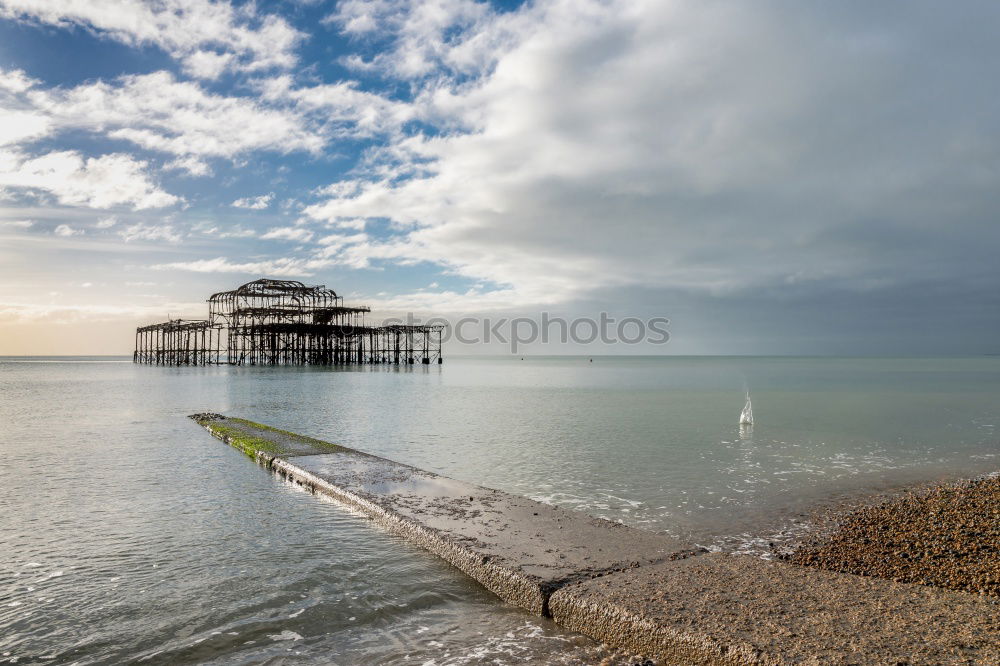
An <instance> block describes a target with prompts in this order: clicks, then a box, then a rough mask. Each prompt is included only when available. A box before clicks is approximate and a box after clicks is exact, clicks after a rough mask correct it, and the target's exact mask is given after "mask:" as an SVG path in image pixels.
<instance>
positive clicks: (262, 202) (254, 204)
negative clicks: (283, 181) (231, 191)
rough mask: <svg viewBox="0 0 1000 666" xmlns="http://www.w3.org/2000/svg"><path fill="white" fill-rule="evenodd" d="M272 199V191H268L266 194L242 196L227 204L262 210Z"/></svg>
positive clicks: (234, 206)
mask: <svg viewBox="0 0 1000 666" xmlns="http://www.w3.org/2000/svg"><path fill="white" fill-rule="evenodd" d="M273 200H274V192H268V193H267V194H261V195H260V196H256V197H244V198H242V199H237V200H236V201H234V202H233V203H231V204H229V205H230V206H232V207H233V208H245V209H247V210H264V209H265V208H267V207H268V206H270V205H271V201H273Z"/></svg>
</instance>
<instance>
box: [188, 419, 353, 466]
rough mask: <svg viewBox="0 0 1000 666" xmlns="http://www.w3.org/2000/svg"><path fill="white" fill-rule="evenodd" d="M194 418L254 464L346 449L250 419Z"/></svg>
mask: <svg viewBox="0 0 1000 666" xmlns="http://www.w3.org/2000/svg"><path fill="white" fill-rule="evenodd" d="M191 418H192V419H194V420H195V421H196V422H197V423H198V425H200V426H202V427H204V428H205V429H206V430H208V431H209V432H210V433H212V435H214V436H215V437H218V438H219V439H221V440H222V441H224V442H226V443H227V444H229V445H230V446H232V447H233V448H235V449H238V450H240V451H242V452H243V453H245V454H246V455H247V456H249V457H250V458H252V459H254V460H260V459H261V458H265V459H267V458H268V457H269V458H271V459H273V458H275V457H277V456H289V455H312V454H316V453H333V452H334V451H342V450H344V447H342V446H339V445H337V444H331V443H330V442H324V441H323V440H320V439H315V438H313V437H306V436H304V435H299V434H297V433H294V432H289V431H287V430H281V429H279V428H274V427H272V426H269V425H264V424H263V423H255V422H253V421H248V420H247V419H239V418H228V417H225V416H222V415H221V414H192V415H191ZM268 462H269V461H268Z"/></svg>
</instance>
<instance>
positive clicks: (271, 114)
mask: <svg viewBox="0 0 1000 666" xmlns="http://www.w3.org/2000/svg"><path fill="white" fill-rule="evenodd" d="M27 100H28V101H30V103H31V104H32V105H33V107H34V109H35V110H36V111H37V112H39V113H43V114H45V115H46V117H48V118H51V119H52V123H53V124H54V125H57V126H58V127H60V128H81V129H86V130H90V131H94V132H99V133H105V134H107V136H109V137H111V138H114V139H123V140H125V141H129V142H131V143H134V144H136V145H137V146H139V147H141V148H145V149H147V150H153V151H157V152H163V153H168V154H172V155H178V156H182V157H183V156H186V157H191V156H194V157H198V158H206V157H226V158H232V157H235V156H238V155H241V154H243V153H246V152H249V151H255V150H273V151H276V152H281V153H287V152H291V151H294V150H303V151H308V152H319V151H320V150H321V149H322V147H323V146H324V144H325V143H326V139H325V138H324V137H323V136H322V135H321V134H320V133H318V132H317V131H315V130H314V129H312V128H310V127H309V125H308V123H307V121H306V120H305V119H304V118H303V117H301V115H299V114H298V113H296V112H295V111H294V110H288V109H278V108H269V107H267V106H264V105H261V104H260V103H258V102H256V101H255V100H253V99H252V98H249V97H238V96H225V95H218V94H214V93H210V92H206V91H205V90H204V89H203V88H202V87H201V86H199V85H198V84H196V83H193V82H190V81H178V80H177V79H176V78H175V77H174V76H173V75H172V74H170V73H169V72H155V73H153V74H144V75H137V76H125V77H122V78H121V79H119V80H118V81H116V82H114V83H108V82H105V81H97V82H94V83H87V84H83V85H80V86H77V87H74V88H69V89H50V90H37V89H36V90H32V91H30V92H29V93H27ZM171 167H172V168H173V167H179V168H185V169H187V170H188V171H189V172H190V173H204V172H205V169H206V168H207V167H206V166H205V165H204V163H203V161H190V160H189V161H183V162H174V163H171Z"/></svg>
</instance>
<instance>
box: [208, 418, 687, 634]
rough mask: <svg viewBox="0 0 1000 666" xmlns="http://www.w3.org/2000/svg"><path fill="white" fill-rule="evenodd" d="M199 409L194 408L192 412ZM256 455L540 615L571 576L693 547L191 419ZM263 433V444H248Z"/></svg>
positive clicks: (287, 438) (293, 438) (239, 426)
mask: <svg viewBox="0 0 1000 666" xmlns="http://www.w3.org/2000/svg"><path fill="white" fill-rule="evenodd" d="M196 416H201V415H196ZM197 420H198V421H199V423H201V424H202V425H203V426H204V427H205V428H207V429H208V430H209V431H210V432H212V433H213V434H214V435H216V436H218V437H220V438H222V439H224V440H226V441H228V442H229V443H230V444H232V445H234V446H236V447H237V448H240V449H241V450H244V451H246V452H247V453H248V454H249V455H251V456H252V457H253V458H254V459H255V460H257V462H258V463H260V464H262V465H264V466H266V467H269V468H271V469H273V470H274V471H276V472H278V473H279V474H281V475H282V476H285V477H286V478H289V479H292V480H294V481H296V482H298V483H300V484H301V485H303V486H305V487H307V488H309V489H310V490H312V491H313V492H319V493H323V494H325V495H328V496H330V497H333V498H335V499H337V500H339V501H341V502H344V503H345V504H348V505H350V506H352V507H354V508H356V509H359V510H360V511H362V512H364V513H365V514H367V515H368V516H369V517H371V518H372V519H373V520H375V521H376V522H377V523H379V524H380V525H382V526H383V527H385V528H387V529H389V530H390V531H392V532H395V533H397V534H400V535H402V536H405V537H406V538H407V539H408V540H410V541H412V542H414V543H417V544H419V545H421V546H423V547H424V548H427V549H428V550H430V551H431V552H433V553H435V554H437V555H439V556H440V557H443V558H444V559H445V560H447V561H448V562H450V563H451V564H453V565H455V566H456V567H458V568H459V569H461V570H462V571H464V572H465V573H467V574H468V575H470V576H472V577H473V578H475V579H476V580H477V581H479V582H480V583H481V584H482V585H484V586H485V587H486V588H488V589H489V590H491V591H492V592H494V593H495V594H497V595H498V596H499V597H501V598H502V599H504V600H505V601H508V602H510V603H512V604H516V605H518V606H520V607H522V608H525V609H527V610H529V611H531V612H533V613H537V614H539V615H545V614H547V604H548V599H549V596H550V595H551V593H552V592H553V591H554V590H556V589H558V588H559V587H561V586H563V585H565V584H567V583H569V582H572V581H576V580H583V579H589V578H592V577H594V576H600V575H604V574H607V573H609V572H613V571H621V570H625V569H628V568H630V567H635V566H639V565H643V564H651V563H656V562H663V561H667V560H670V559H674V558H679V557H686V556H688V555H691V554H694V553H698V552H701V551H700V549H690V548H687V547H686V546H685V544H683V543H682V542H680V541H678V540H676V539H672V538H669V537H666V536H661V535H658V534H653V533H651V532H646V531H643V530H637V529H633V528H630V527H626V526H624V525H621V524H618V523H613V522H610V521H607V520H603V519H600V518H594V517H592V516H588V515H586V514H583V513H579V512H576V511H570V510H567V509H562V508H559V507H555V506H552V505H549V504H543V503H541V502H536V501H534V500H530V499H527V498H525V497H520V496H517V495H512V494H510V493H505V492H502V491H499V490H493V489H490V488H484V487H482V486H477V485H474V484H471V483H466V482H464V481H456V480H454V479H449V478H447V477H443V476H440V475H438V474H434V473H432V472H427V471H424V470H420V469H417V468H415V467H411V466H409V465H404V464H402V463H397V462H394V461H391V460H387V459H385V458H379V457H377V456H372V455H370V454H366V453H363V452H361V451H356V450H354V449H349V448H346V447H335V448H336V450H335V451H334V452H332V453H331V452H328V451H329V450H330V449H329V447H330V446H333V445H330V444H327V443H325V442H320V441H319V440H312V439H310V438H305V437H300V436H298V435H295V434H293V433H287V432H283V431H277V430H274V429H270V428H267V427H266V426H261V425H259V424H253V423H250V422H247V421H243V420H240V419H229V418H225V417H219V416H218V415H214V417H213V418H211V419H205V418H202V419H197ZM264 441H266V444H267V448H268V449H270V450H269V451H268V450H253V451H251V450H248V448H249V449H253V446H254V443H255V442H257V443H259V444H263V443H264Z"/></svg>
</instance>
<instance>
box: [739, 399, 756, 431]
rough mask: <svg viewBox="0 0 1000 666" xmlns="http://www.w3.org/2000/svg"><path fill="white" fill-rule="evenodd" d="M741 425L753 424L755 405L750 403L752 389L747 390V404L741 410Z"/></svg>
mask: <svg viewBox="0 0 1000 666" xmlns="http://www.w3.org/2000/svg"><path fill="white" fill-rule="evenodd" d="M740 425H753V405H751V404H750V391H747V404H745V405H744V406H743V411H742V412H740Z"/></svg>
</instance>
